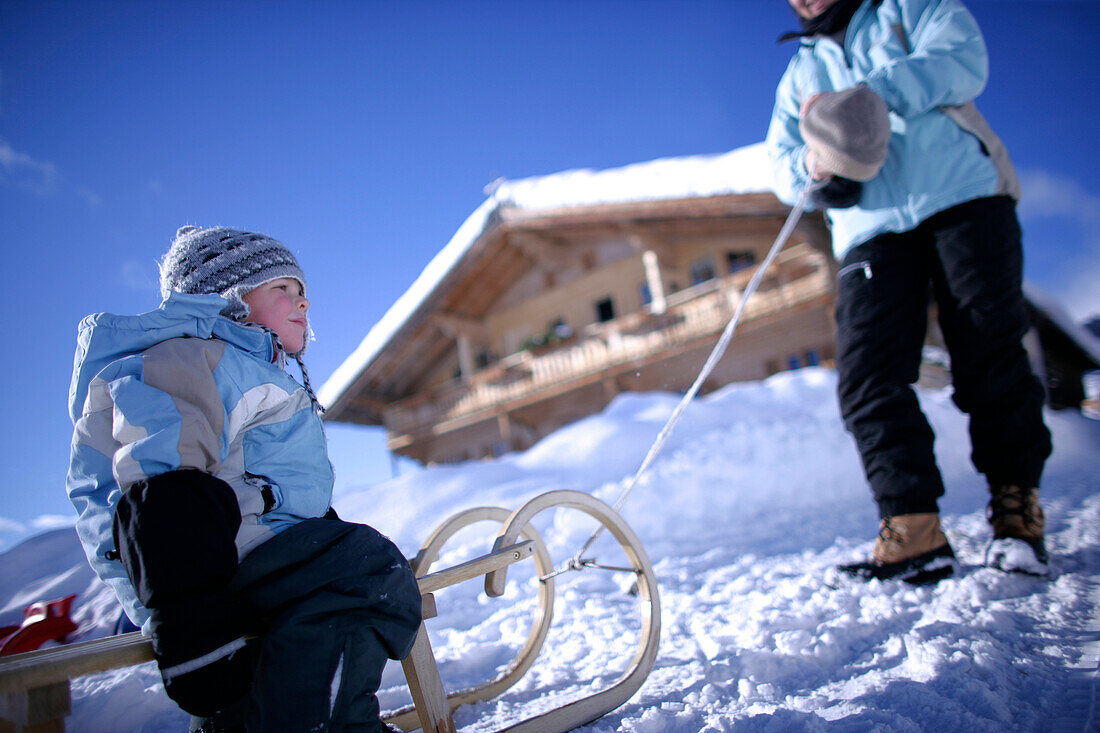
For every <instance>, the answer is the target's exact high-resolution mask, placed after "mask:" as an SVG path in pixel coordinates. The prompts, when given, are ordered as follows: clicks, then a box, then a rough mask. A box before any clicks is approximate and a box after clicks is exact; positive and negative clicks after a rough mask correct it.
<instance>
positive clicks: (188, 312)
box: [66, 293, 333, 625]
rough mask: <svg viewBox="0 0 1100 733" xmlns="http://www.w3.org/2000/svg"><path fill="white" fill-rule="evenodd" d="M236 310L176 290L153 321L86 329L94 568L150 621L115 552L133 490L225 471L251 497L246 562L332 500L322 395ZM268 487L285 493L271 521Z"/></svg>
mask: <svg viewBox="0 0 1100 733" xmlns="http://www.w3.org/2000/svg"><path fill="white" fill-rule="evenodd" d="M225 305H226V301H225V300H224V299H223V298H221V297H220V296H217V295H183V294H180V293H172V294H170V295H169V297H168V298H167V299H166V300H165V301H164V302H163V303H161V305H160V307H159V308H157V309H156V310H155V311H151V312H149V313H143V314H141V315H137V316H116V315H112V314H110V313H99V314H96V315H91V316H88V317H87V318H85V319H84V320H83V321H82V322H81V323H80V328H79V334H78V337H77V350H76V358H75V363H74V367H73V379H72V385H71V387H70V389H69V411H70V416H71V417H72V419H73V424H74V426H75V429H74V432H73V442H72V453H71V460H70V465H69V474H68V478H67V480H66V490H67V491H68V494H69V498H70V499H71V500H72V502H73V505H74V506H75V507H76V511H77V514H78V518H77V522H76V529H77V533H78V534H79V535H80V540H81V542H82V543H83V545H84V551H85V552H86V553H87V555H88V560H89V561H90V562H91V564H92V567H93V568H94V569H95V571H96V573H97V574H98V575H99V577H100V578H102V579H103V581H104V582H106V583H107V584H108V585H109V586H110V587H111V588H112V589H113V590H114V591H115V594H116V595H117V596H118V598H119V601H120V602H121V603H122V607H123V609H124V610H125V611H126V615H127V616H129V617H130V619H131V620H132V621H133V622H134V623H136V624H138V625H142V624H144V623H145V621H146V620H147V618H148V615H149V614H148V611H147V610H146V609H145V608H144V607H142V606H141V604H140V602H139V601H138V600H137V597H136V595H135V593H134V589H133V588H132V586H131V585H130V581H129V579H128V578H127V577H126V572H125V570H124V569H123V567H122V563H120V562H119V561H118V560H111V559H108V557H107V553H108V552H109V551H111V550H113V549H114V541H113V538H112V535H111V522H112V517H113V514H114V508H115V506H116V505H117V504H118V500H119V497H120V496H121V494H122V490H123V489H125V488H128V487H129V486H131V485H133V484H134V483H135V482H137V481H140V480H143V479H147V478H150V477H152V476H157V475H159V474H162V473H166V472H168V471H173V470H176V469H179V468H197V469H199V470H202V471H206V472H207V473H210V474H212V475H214V476H217V477H218V478H220V479H222V480H223V481H225V482H226V483H228V484H229V486H230V487H232V489H233V490H234V492H236V495H237V501H238V503H239V505H240V509H241V527H240V530H239V531H238V533H237V551H238V555H239V557H242V558H243V557H244V556H245V555H246V554H247V553H248V552H249V551H250V550H251V549H252V548H254V547H256V546H257V545H259V544H260V543H261V542H263V541H264V540H266V539H268V538H270V537H272V536H273V535H274V534H275V533H277V532H279V531H281V530H283V529H286V528H287V527H290V526H291V525H293V524H295V523H296V522H299V521H301V520H302V519H305V518H309V517H319V516H321V515H323V514H324V513H325V512H326V511H327V510H328V508H329V506H330V504H331V502H332V483H333V474H332V465H331V463H330V462H329V459H328V451H327V448H326V444H325V435H324V429H323V427H322V425H321V420H320V418H319V417H318V416H317V414H316V413H315V411H314V409H313V403H312V401H311V399H310V396H309V394H308V393H307V392H306V390H305V389H304V388H303V387H302V386H301V385H300V384H298V382H296V381H295V380H294V379H293V378H291V376H290V375H289V374H287V373H286V372H285V371H284V370H283V365H284V364H285V355H284V354H283V353H282V351H281V349H278V348H276V346H275V342H274V338H273V337H272V335H271V334H270V333H268V332H266V331H264V330H262V329H260V328H258V327H255V326H251V325H247V324H242V323H237V322H234V321H231V320H229V319H227V318H224V317H222V316H220V315H219V313H220V311H221V310H222V308H224V307H225ZM264 484H267V485H269V486H270V492H269V495H270V496H271V497H272V498H274V505H273V506H272V508H270V510H269V511H267V512H266V513H265V512H264V509H265V502H264V497H263V493H262V488H261V487H262V486H263V485H264ZM179 551H180V552H187V548H186V547H181V548H179Z"/></svg>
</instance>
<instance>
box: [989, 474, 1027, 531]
mask: <svg viewBox="0 0 1100 733" xmlns="http://www.w3.org/2000/svg"><path fill="white" fill-rule="evenodd" d="M1030 497H1031V494H1030V492H1029V491H1028V490H1027V489H1025V488H1023V487H1022V486H1011V485H1010V486H998V487H997V488H996V489H995V490H994V491H993V496H992V497H991V498H990V500H989V506H988V507H987V508H986V517H987V518H988V520H989V522H990V524H994V525H995V524H997V523H999V522H1001V521H1002V520H1004V519H1007V518H1008V517H1020V518H1021V519H1022V521H1023V523H1024V526H1025V527H1026V528H1027V529H1029V530H1037V529H1039V523H1038V521H1037V520H1036V517H1035V512H1032V511H1030Z"/></svg>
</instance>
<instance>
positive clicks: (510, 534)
mask: <svg viewBox="0 0 1100 733" xmlns="http://www.w3.org/2000/svg"><path fill="white" fill-rule="evenodd" d="M559 507H565V508H570V509H577V510H580V511H582V512H585V513H586V514H588V515H590V516H592V517H594V518H595V519H597V520H599V522H600V523H601V524H602V525H603V526H604V527H606V528H607V530H608V531H610V532H611V534H612V536H613V537H615V539H616V540H618V542H619V544H620V545H621V546H622V548H623V552H625V553H626V557H627V559H628V560H629V561H630V565H631V569H632V570H633V572H634V574H635V576H636V578H637V583H638V600H639V603H640V605H641V608H642V633H641V640H640V643H639V646H638V650H637V652H636V653H635V655H634V658H633V660H632V661H631V664H630V667H629V668H628V669H627V670H626V672H624V673H623V674H622V676H620V677H619V679H618V680H616V681H615V683H614V684H613V685H611V687H608V688H607V689H605V690H602V691H600V692H597V693H595V694H593V695H589V696H587V697H583V698H581V699H580V700H575V701H573V702H571V703H568V704H566V705H564V706H562V707H559V708H555V709H553V710H550V711H548V712H546V713H543V714H541V715H537V716H535V717H533V718H529V719H527V720H525V721H523V722H521V723H517V724H515V725H512V726H509V727H508V728H505V729H503V731H501V733H504V732H505V731H507V732H508V733H547V732H548V731H568V730H572V729H573V728H576V727H578V726H581V725H584V724H585V723H590V722H592V721H593V720H596V719H597V718H599V717H601V716H603V715H606V714H607V713H609V712H611V711H612V710H614V709H615V708H617V707H619V706H620V705H622V704H623V703H624V702H626V701H627V700H629V699H630V698H631V696H633V695H634V693H635V692H637V691H638V688H640V687H641V686H642V683H643V682H645V679H646V677H648V676H649V673H650V671H651V670H652V669H653V664H654V662H655V661H656V659H657V645H658V642H659V641H660V637H661V602H660V597H659V595H658V592H657V578H656V576H655V575H654V573H653V566H652V565H651V564H650V562H649V557H648V555H646V552H645V549H644V548H643V547H642V543H641V541H640V540H639V539H638V536H637V535H635V534H634V531H633V530H632V529H631V528H630V526H629V525H627V523H626V522H625V521H623V518H622V517H620V516H619V515H618V513H616V512H615V510H614V509H612V508H611V507H610V506H608V505H607V504H605V503H604V502H602V501H600V500H599V499H597V498H595V497H593V496H590V495H589V494H585V493H583V492H580V491H565V490H562V491H550V492H547V493H545V494H542V495H540V496H536V497H535V498H534V499H532V500H531V501H529V502H527V503H526V504H524V505H523V506H522V507H520V508H519V509H517V510H516V511H515V512H514V513H513V514H512V516H511V517H510V518H509V519H508V522H507V523H506V524H505V525H504V528H503V529H502V530H501V531H500V534H499V535H497V539H496V542H495V543H494V545H493V550H494V551H495V550H498V549H499V548H502V547H508V546H510V545H513V544H514V543H515V541H516V539H517V538H518V536H519V535H520V533H521V532H522V531H523V528H524V527H526V526H527V525H528V522H530V521H531V519H533V518H534V517H535V515H537V514H539V513H541V512H542V511H544V510H546V509H554V508H559ZM506 578H507V568H506V567H505V568H501V569H499V570H494V571H493V572H491V573H489V574H488V575H486V576H485V592H486V593H487V594H489V595H490V596H499V595H501V594H502V593H503V592H504V584H505V580H506ZM647 610H648V613H646V611H647Z"/></svg>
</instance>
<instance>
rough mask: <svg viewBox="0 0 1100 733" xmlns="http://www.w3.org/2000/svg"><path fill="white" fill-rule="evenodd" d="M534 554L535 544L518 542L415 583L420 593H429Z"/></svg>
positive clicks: (419, 579)
mask: <svg viewBox="0 0 1100 733" xmlns="http://www.w3.org/2000/svg"><path fill="white" fill-rule="evenodd" d="M534 552H535V543H534V542H533V541H532V540H528V541H527V542H520V543H518V544H515V545H511V546H510V547H505V548H504V549H501V550H496V551H494V552H490V553H489V554H488V555H482V556H481V557H476V558H474V559H473V560H470V561H469V562H464V563H462V564H461V565H455V566H454V567H450V568H447V569H446V570H440V571H439V572H437V573H431V574H430V575H425V576H423V577H420V578H417V579H416V582H417V585H419V586H420V592H421V593H431V592H433V591H437V590H440V589H442V588H446V587H447V586H449V585H457V584H458V583H461V582H463V581H466V580H470V579H471V578H476V577H477V576H479V575H486V574H488V573H491V572H494V571H496V570H500V569H501V568H503V567H507V566H508V565H511V564H512V563H515V562H519V561H520V560H523V559H524V558H527V557H530V556H531V555H533V554H534Z"/></svg>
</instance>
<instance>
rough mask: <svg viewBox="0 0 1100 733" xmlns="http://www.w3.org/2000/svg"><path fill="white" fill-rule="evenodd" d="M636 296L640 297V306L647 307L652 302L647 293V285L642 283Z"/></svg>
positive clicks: (650, 296)
mask: <svg viewBox="0 0 1100 733" xmlns="http://www.w3.org/2000/svg"><path fill="white" fill-rule="evenodd" d="M638 294H639V295H640V296H642V305H649V304H650V303H652V302H653V296H652V295H651V294H650V292H649V283H648V282H645V281H644V280H643V281H642V284H641V285H639V286H638Z"/></svg>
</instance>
